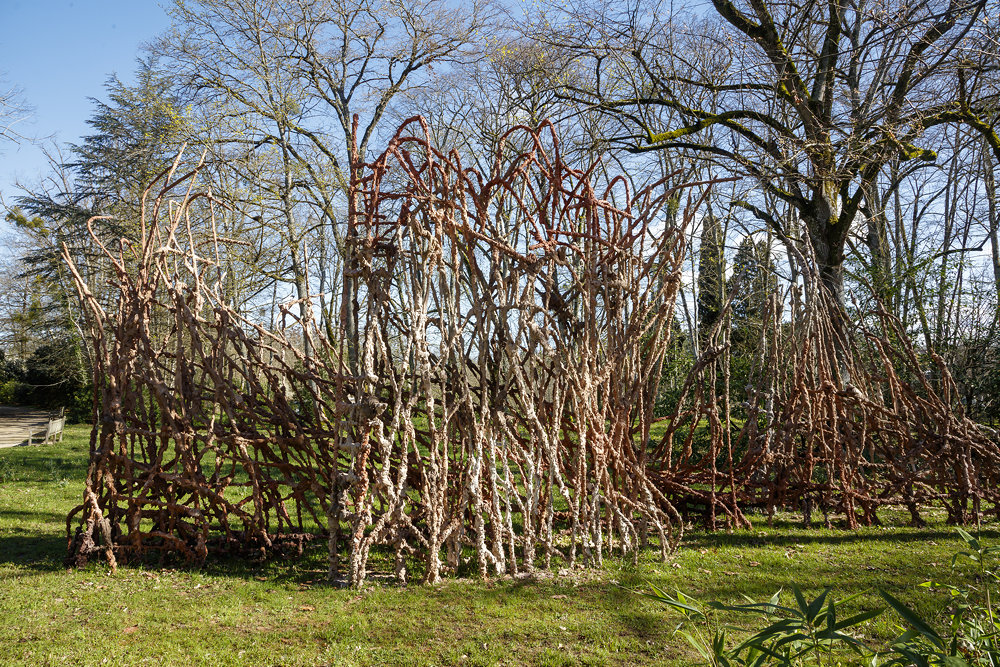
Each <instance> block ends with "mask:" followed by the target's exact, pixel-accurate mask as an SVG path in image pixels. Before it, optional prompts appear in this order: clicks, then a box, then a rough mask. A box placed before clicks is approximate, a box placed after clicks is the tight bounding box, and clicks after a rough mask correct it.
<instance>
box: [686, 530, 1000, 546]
mask: <svg viewBox="0 0 1000 667" xmlns="http://www.w3.org/2000/svg"><path fill="white" fill-rule="evenodd" d="M771 530H774V531H781V532H780V534H772V533H771ZM965 530H967V531H971V532H972V533H973V534H975V533H976V530H975V527H974V526H966V527H965ZM765 532H767V533H768V534H766V535H764V534H761V532H757V531H754V532H749V531H747V532H739V533H721V532H719V533H696V534H691V533H688V536H687V537H685V538H684V542H683V543H682V545H681V549H682V550H683V549H684V548H685V547H687V548H696V549H713V548H718V547H737V548H753V547H768V546H791V545H796V544H804V545H810V544H813V545H815V544H826V545H846V544H855V543H863V544H877V543H880V542H884V543H888V544H907V543H912V542H926V541H927V540H944V541H958V540H959V539H960V538H959V537H958V533H956V532H955V529H954V528H947V529H928V528H895V527H894V528H892V529H891V530H887V531H884V532H883V531H878V532H868V531H860V532H853V531H848V530H846V529H844V530H836V531H834V530H820V529H809V528H802V527H800V526H798V527H794V528H791V527H788V526H777V525H776V526H775V527H774V528H773V529H767V530H766V531H765ZM981 535H982V536H983V537H986V538H988V539H994V540H997V539H1000V529H998V528H997V527H994V526H989V527H984V528H983V530H982V532H981Z"/></svg>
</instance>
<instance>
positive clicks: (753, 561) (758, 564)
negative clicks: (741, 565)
mask: <svg viewBox="0 0 1000 667" xmlns="http://www.w3.org/2000/svg"><path fill="white" fill-rule="evenodd" d="M747 565H749V566H750V567H760V563H758V562H757V561H755V560H752V561H750V562H749V563H747Z"/></svg>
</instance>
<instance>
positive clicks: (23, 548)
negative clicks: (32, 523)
mask: <svg viewBox="0 0 1000 667" xmlns="http://www.w3.org/2000/svg"><path fill="white" fill-rule="evenodd" d="M65 557H66V538H65V537H63V536H61V535H38V534H30V533H29V534H20V535H4V536H2V537H0V566H4V565H14V566H17V568H18V569H21V570H30V571H34V572H56V571H59V570H65V569H66V566H65V565H64V564H63V559H64V558H65Z"/></svg>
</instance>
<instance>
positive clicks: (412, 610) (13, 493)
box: [0, 426, 1000, 665]
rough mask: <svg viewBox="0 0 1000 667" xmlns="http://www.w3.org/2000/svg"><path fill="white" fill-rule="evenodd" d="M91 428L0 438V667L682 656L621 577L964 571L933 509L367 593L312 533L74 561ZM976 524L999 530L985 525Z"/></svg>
mask: <svg viewBox="0 0 1000 667" xmlns="http://www.w3.org/2000/svg"><path fill="white" fill-rule="evenodd" d="M87 435H88V430H87V428H86V427H79V426H78V427H71V428H70V429H68V431H67V437H66V440H65V442H63V443H60V444H52V445H42V446H37V447H31V448H27V447H19V448H12V449H3V450H0V618H2V619H3V623H2V624H0V664H2V665H20V664H24V665H44V664H63V663H65V664H74V665H92V664H93V665H98V664H111V665H122V664H145V663H150V664H157V665H190V664H203V665H243V664H254V665H322V664H330V665H367V664H399V665H450V664H468V665H494V664H507V665H523V664H540V665H576V664H595V665H603V664H610V665H633V664H666V665H689V664H693V663H694V662H695V654H694V653H693V652H692V650H691V649H689V648H688V647H687V646H686V644H685V643H684V642H683V641H682V640H681V639H680V638H679V637H676V636H674V635H673V630H674V628H675V627H676V625H677V623H678V617H677V616H676V615H674V614H673V613H672V612H671V611H669V610H667V609H666V608H665V607H662V606H659V605H657V604H656V603H655V602H652V601H649V600H647V599H645V598H643V597H640V596H638V595H635V594H633V593H631V592H629V591H628V590H626V588H634V587H639V586H642V585H644V584H645V583H647V582H650V583H653V584H656V585H657V586H659V587H661V588H664V589H666V590H667V591H673V590H674V589H680V590H682V591H684V592H685V593H687V594H690V595H693V596H695V597H697V598H699V599H701V600H709V599H717V600H722V601H729V602H739V601H741V599H742V598H741V595H748V596H750V597H753V598H756V599H764V598H767V597H769V596H770V595H771V594H772V593H774V591H776V590H777V589H779V588H781V587H785V589H786V590H788V587H789V586H790V584H792V583H793V582H797V583H798V584H799V585H800V586H802V587H803V588H804V589H807V591H808V592H809V593H812V594H815V593H817V592H819V590H820V589H821V588H822V587H823V586H826V585H830V586H834V588H835V594H836V595H837V597H838V598H842V597H846V596H847V595H851V594H854V593H858V592H865V594H863V595H862V596H861V597H860V598H858V599H857V600H855V601H854V602H853V603H852V605H851V608H852V609H856V610H861V609H870V608H872V607H875V606H881V605H880V600H879V598H878V597H877V595H876V594H875V593H874V591H873V590H872V589H873V587H875V586H883V587H884V588H886V589H887V590H888V591H889V592H891V593H893V594H895V595H896V596H897V597H900V598H902V599H904V600H906V601H908V602H911V603H913V604H914V605H915V606H916V607H917V608H918V610H920V611H921V612H923V613H924V614H926V615H930V616H934V615H935V614H937V613H939V612H940V610H941V609H943V606H944V603H945V601H944V599H943V598H941V597H939V596H937V595H935V594H933V593H928V592H926V591H925V590H924V589H918V588H917V585H918V584H919V583H920V582H922V581H925V580H926V579H928V578H931V577H933V578H935V579H937V580H940V581H950V582H956V581H959V580H961V579H962V577H963V576H965V575H964V574H963V573H961V572H953V571H952V570H951V568H950V558H951V554H952V553H953V552H954V551H956V550H958V549H959V547H960V542H959V540H958V539H957V535H955V533H954V531H953V530H952V529H950V528H948V527H946V526H944V525H943V523H942V522H943V513H939V514H934V513H933V512H930V513H929V514H930V518H932V519H933V520H934V521H935V522H936V523H933V524H932V526H931V527H930V528H927V529H923V530H919V529H913V528H907V527H904V526H902V525H897V526H888V527H886V528H881V529H865V530H862V531H859V532H857V533H852V532H846V531H842V530H823V529H812V530H804V529H802V528H799V527H798V526H797V525H795V523H793V520H794V519H795V517H791V516H788V517H785V518H786V519H788V521H787V522H786V523H784V524H782V525H779V526H777V527H775V528H767V527H765V526H763V525H762V526H760V527H759V528H758V529H757V530H756V531H755V532H752V533H749V532H739V533H732V534H726V533H717V534H705V533H702V532H695V531H690V532H689V533H688V536H687V537H686V539H685V543H684V545H683V547H682V549H681V551H680V553H679V554H678V555H677V557H676V558H675V559H674V560H673V561H672V562H669V563H659V562H655V561H653V560H652V558H653V554H652V553H650V554H648V555H647V556H646V559H644V560H643V561H642V562H641V563H640V564H639V566H638V567H632V566H631V565H627V564H623V563H620V562H615V561H611V562H609V564H608V566H607V567H606V568H605V569H604V570H601V571H581V572H576V573H573V574H566V575H564V576H555V577H549V576H546V577H544V578H539V579H519V580H509V579H502V580H494V581H489V582H482V581H478V580H475V581H471V580H452V581H447V582H446V583H444V584H442V585H440V586H434V587H425V586H419V585H411V586H408V587H405V588H401V587H398V586H395V585H393V584H390V583H386V584H385V585H382V584H379V583H378V582H373V583H371V584H370V585H368V586H367V587H366V589H365V590H363V591H360V592H359V591H353V590H342V589H337V588H332V587H330V586H328V585H326V584H325V583H324V580H323V574H324V571H325V568H324V557H325V553H324V552H323V548H322V545H321V544H317V545H316V546H315V548H314V549H313V550H312V551H310V552H309V553H308V554H307V555H306V556H305V557H304V558H302V559H300V560H297V561H282V562H271V563H266V564H262V563H249V562H243V561H234V560H228V561H222V562H220V561H213V562H210V563H209V564H208V565H206V566H205V567H202V568H198V569H167V570H159V569H155V568H136V567H123V568H121V569H119V571H118V572H117V573H116V574H114V575H111V574H110V572H109V571H108V568H107V567H105V566H101V565H100V564H94V565H91V566H89V567H87V568H86V569H83V570H76V571H74V570H67V569H66V568H65V567H64V566H63V564H62V559H63V556H64V554H65V549H66V539H65V516H66V513H67V511H68V510H69V509H70V508H71V507H72V506H73V505H75V504H76V503H77V502H78V499H79V498H80V496H81V490H82V486H83V476H84V473H85V468H86V451H87ZM886 518H889V519H891V518H892V517H891V516H887V517H886ZM899 519H900V521H901V522H902V521H903V520H904V517H903V516H902V515H900V517H899ZM983 535H984V536H985V537H986V538H987V540H988V541H992V542H994V543H998V542H1000V534H998V531H997V529H996V526H995V525H991V526H989V527H984V530H983ZM789 597H790V595H789ZM895 623H896V620H895V618H894V617H891V616H888V615H884V616H882V617H880V618H879V619H876V620H875V621H873V622H871V623H870V624H869V625H868V626H867V627H866V628H865V633H866V635H867V637H868V638H869V639H872V640H873V641H874V642H877V641H878V640H880V639H881V640H884V639H886V638H888V637H890V636H895V635H896V634H897V629H896V628H895V627H894V626H895Z"/></svg>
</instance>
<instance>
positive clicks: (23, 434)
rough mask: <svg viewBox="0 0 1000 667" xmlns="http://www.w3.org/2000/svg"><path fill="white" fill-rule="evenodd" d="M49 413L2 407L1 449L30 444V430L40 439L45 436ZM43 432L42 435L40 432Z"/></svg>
mask: <svg viewBox="0 0 1000 667" xmlns="http://www.w3.org/2000/svg"><path fill="white" fill-rule="evenodd" d="M48 421H49V413H48V412H46V411H45V410H31V409H27V408H14V407H10V406H7V405H0V447H16V446H18V445H23V444H26V443H27V442H28V431H29V430H30V431H31V432H32V433H33V434H35V436H36V437H38V438H39V439H40V438H41V437H42V436H44V435H45V426H46V424H48ZM39 431H41V434H39V433H38V432H39Z"/></svg>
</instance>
